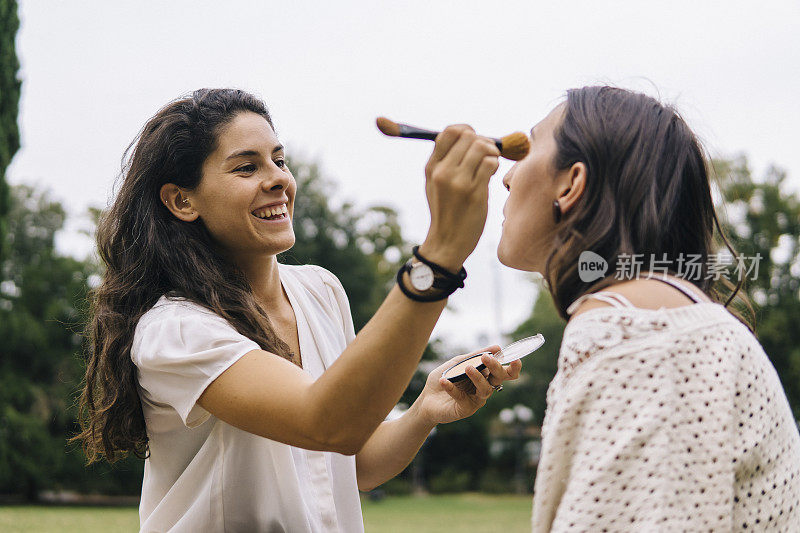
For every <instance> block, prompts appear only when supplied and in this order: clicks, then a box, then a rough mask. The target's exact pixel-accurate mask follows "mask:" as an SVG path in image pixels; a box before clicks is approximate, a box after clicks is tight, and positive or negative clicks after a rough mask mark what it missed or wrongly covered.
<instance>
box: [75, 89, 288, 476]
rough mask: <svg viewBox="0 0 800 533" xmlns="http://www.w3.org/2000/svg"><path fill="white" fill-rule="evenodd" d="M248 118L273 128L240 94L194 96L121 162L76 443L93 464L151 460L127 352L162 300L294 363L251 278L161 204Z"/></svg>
mask: <svg viewBox="0 0 800 533" xmlns="http://www.w3.org/2000/svg"><path fill="white" fill-rule="evenodd" d="M244 112H250V113H256V114H258V115H260V116H262V117H263V118H264V120H266V121H267V122H268V123H269V124H270V126H272V119H271V118H270V115H269V112H268V111H267V108H266V106H265V104H264V103H263V102H262V101H261V100H259V99H258V98H256V97H254V96H253V95H251V94H249V93H247V92H245V91H241V90H235V89H200V90H197V91H194V93H193V94H192V95H191V96H190V97H185V98H180V99H178V100H175V101H173V102H170V103H169V104H167V105H166V106H165V107H163V108H162V109H161V110H159V111H158V113H156V114H155V116H153V118H151V119H150V120H149V121H148V122H147V124H145V126H144V128H143V129H142V130H141V132H139V134H138V135H137V138H135V139H134V140H133V142H131V144H130V145H129V146H128V148H127V149H126V151H125V154H124V155H123V166H122V173H121V177H122V178H123V179H122V185H121V187H120V189H119V193H118V194H117V195H116V198H115V199H114V201H113V204H112V205H111V207H110V208H109V209H108V210H106V211H105V212H104V214H103V216H102V217H101V219H100V222H99V224H98V227H97V251H98V254H99V256H100V259H101V260H102V262H103V265H104V266H105V273H104V275H103V278H102V282H101V283H100V285H99V286H98V287H97V288H96V289H94V290H93V291H92V292H91V293H90V306H91V307H90V310H91V313H90V314H91V318H90V322H89V324H88V326H87V337H88V340H89V350H88V354H87V365H86V377H85V383H84V385H83V391H82V393H81V396H80V417H79V420H80V424H81V429H82V431H81V432H80V434H78V435H77V436H76V437H74V438H73V440H80V441H82V443H83V448H84V451H85V453H86V457H87V459H88V461H89V462H90V463H91V462H94V461H96V460H98V459H100V458H101V457H105V458H106V459H107V460H108V461H111V462H113V461H114V460H116V459H118V458H119V457H122V456H124V455H126V454H127V453H129V452H132V453H134V454H135V455H137V456H139V457H144V456H146V454H147V430H146V427H145V421H144V416H143V414H142V406H141V403H140V399H139V394H138V390H137V381H136V369H135V367H134V365H133V362H132V361H131V356H130V350H131V343H132V341H133V333H134V330H135V328H136V323H137V322H138V321H139V318H140V317H141V316H142V315H143V314H144V313H145V312H146V311H147V310H148V309H150V308H151V307H152V306H153V305H154V304H155V303H156V301H157V300H158V299H159V297H161V296H162V295H164V294H169V295H172V296H178V297H182V298H186V299H188V300H190V301H192V302H196V303H198V304H200V305H202V306H203V307H205V308H207V309H209V310H211V311H213V312H214V313H216V314H217V315H219V316H221V317H223V318H225V319H226V320H228V321H229V322H230V323H231V324H232V325H233V327H234V328H236V330H237V331H238V332H240V333H241V334H243V335H245V336H246V337H248V338H250V339H252V340H253V341H255V342H256V343H258V345H259V346H260V347H261V348H262V349H264V350H268V351H271V352H273V353H276V354H278V355H281V356H282V357H285V358H287V359H290V358H291V354H290V352H289V347H288V345H287V344H286V343H284V342H283V341H282V340H281V339H280V338H279V337H278V336H277V335H276V334H275V331H274V329H273V328H272V325H271V323H270V320H269V317H268V316H267V315H266V314H265V313H264V311H263V310H262V308H261V307H260V306H259V305H258V304H257V303H256V301H255V299H254V297H253V295H252V292H251V288H250V284H249V283H248V281H247V279H246V278H245V276H244V275H243V274H242V272H240V271H239V270H238V269H237V268H236V267H235V266H234V265H233V264H232V263H231V262H229V261H228V260H227V259H226V258H225V257H223V256H221V255H220V254H219V253H217V252H216V251H215V248H214V246H213V242H212V239H211V236H210V234H209V233H208V231H207V230H206V228H205V226H204V225H203V222H202V221H201V220H199V219H198V220H197V221H195V222H183V221H181V220H179V219H178V218H176V217H175V216H173V215H172V214H171V213H170V212H169V211H168V210H167V208H166V207H165V206H164V205H163V204H162V202H161V200H160V197H159V191H160V189H161V186H162V185H164V184H165V183H174V184H176V185H178V186H179V187H183V188H186V189H190V190H191V189H193V188H195V187H197V185H198V184H199V183H200V180H201V178H202V174H201V168H202V165H203V162H204V161H205V159H206V158H207V157H208V156H209V154H211V153H212V152H213V151H214V150H215V149H216V147H217V138H218V135H219V132H220V130H221V129H222V128H223V127H224V126H225V125H226V124H228V123H230V121H231V120H232V119H233V118H234V117H235V116H236V115H237V114H238V113H244ZM273 129H274V128H273ZM131 149H133V152H132V155H131V156H130V158H128V155H129V153H130V152H131Z"/></svg>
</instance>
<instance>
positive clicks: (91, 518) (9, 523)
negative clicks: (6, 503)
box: [0, 506, 139, 533]
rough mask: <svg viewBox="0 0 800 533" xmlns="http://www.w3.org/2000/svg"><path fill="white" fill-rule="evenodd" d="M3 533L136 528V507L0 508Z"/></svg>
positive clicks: (89, 532)
mask: <svg viewBox="0 0 800 533" xmlns="http://www.w3.org/2000/svg"><path fill="white" fill-rule="evenodd" d="M0 531H3V532H4V533H17V532H19V533H22V532H23V531H24V532H25V533H29V532H30V533H45V532H47V533H50V532H53V533H55V532H59V533H61V532H64V533H94V532H98V533H99V532H100V531H104V532H105V531H108V532H113V531H139V511H138V509H137V508H136V507H49V506H47V507H43V506H27V507H22V506H20V507H16V506H15V507H0Z"/></svg>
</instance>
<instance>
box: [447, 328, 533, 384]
mask: <svg viewBox="0 0 800 533" xmlns="http://www.w3.org/2000/svg"><path fill="white" fill-rule="evenodd" d="M542 344H544V337H543V336H542V334H541V333H537V334H536V335H534V336H533V337H527V338H525V339H522V340H518V341H517V342H513V343H511V344H509V345H508V346H506V347H505V348H503V349H502V350H500V351H499V352H497V353H496V354H494V357H495V358H496V359H497V360H498V361H500V364H502V365H507V364H509V363H510V362H512V361H516V360H517V359H522V358H523V357H525V356H526V355H528V354H531V353H533V352H535V351H536V350H538V349H539V347H540V346H541V345H542ZM486 353H488V354H490V355H491V352H481V353H477V354H475V355H471V356H469V357H467V358H466V359H464V360H463V361H460V362H459V363H456V364H455V365H453V366H451V367H449V368H448V369H446V370H445V371H444V372H442V377H443V378H446V379H447V380H449V381H450V382H451V383H458V382H460V381H464V380H469V376H467V367H470V366H471V367H475V368H476V369H477V370H478V371H479V372H480V371H481V370H484V369H485V368H486V365H484V364H483V363H481V356H482V355H483V354H486Z"/></svg>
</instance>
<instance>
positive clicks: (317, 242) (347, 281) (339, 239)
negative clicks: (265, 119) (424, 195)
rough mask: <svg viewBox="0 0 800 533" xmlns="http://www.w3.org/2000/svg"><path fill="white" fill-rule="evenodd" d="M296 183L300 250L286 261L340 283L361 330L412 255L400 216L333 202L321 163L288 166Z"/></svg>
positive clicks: (284, 258)
mask: <svg viewBox="0 0 800 533" xmlns="http://www.w3.org/2000/svg"><path fill="white" fill-rule="evenodd" d="M289 168H291V169H292V173H293V174H294V176H295V179H296V180H297V197H296V199H295V205H294V231H295V236H296V239H297V240H296V242H295V245H294V246H293V247H292V249H291V250H289V251H287V252H285V253H283V254H281V256H280V257H279V259H280V261H281V262H284V263H292V264H314V265H319V266H322V267H324V268H327V269H328V270H330V271H331V272H333V273H334V274H336V276H337V277H338V278H339V280H340V281H341V282H342V285H343V286H344V288H345V291H346V292H347V296H348V298H349V299H350V309H351V311H352V313H353V322H354V324H355V327H356V331H358V330H359V329H361V328H362V327H363V326H364V324H366V323H367V321H368V320H369V319H370V318H371V317H372V315H373V314H374V313H375V311H376V310H377V309H378V307H379V306H380V304H381V302H382V301H383V299H384V298H385V297H386V294H387V293H388V291H389V287H390V285H391V283H392V282H393V281H394V275H395V273H396V271H397V269H398V268H400V264H401V260H402V258H403V257H405V256H406V255H410V247H409V245H408V244H407V243H406V242H405V241H404V240H403V237H402V234H401V230H400V224H399V222H398V216H397V212H396V211H395V210H394V209H392V208H391V207H386V206H374V207H369V208H366V209H360V208H356V207H355V206H354V205H353V204H351V203H349V202H344V203H342V204H341V205H340V206H338V207H337V206H336V205H335V204H334V203H333V200H332V198H333V193H334V191H335V186H334V184H333V183H332V182H331V181H330V180H328V179H326V178H324V177H323V176H322V175H321V172H320V169H319V166H318V165H317V164H316V163H303V162H300V161H297V160H293V161H290V162H289Z"/></svg>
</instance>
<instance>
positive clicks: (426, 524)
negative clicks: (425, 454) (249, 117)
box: [0, 494, 531, 533]
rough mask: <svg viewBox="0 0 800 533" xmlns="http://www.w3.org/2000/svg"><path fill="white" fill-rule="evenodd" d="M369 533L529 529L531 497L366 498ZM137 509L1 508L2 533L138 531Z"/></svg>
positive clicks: (366, 518)
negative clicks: (380, 499) (373, 499)
mask: <svg viewBox="0 0 800 533" xmlns="http://www.w3.org/2000/svg"><path fill="white" fill-rule="evenodd" d="M362 509H363V511H364V527H365V529H366V531H367V533H400V532H403V533H406V532H409V531H411V532H413V533H438V532H448V533H450V532H459V531H468V532H476V533H481V532H498V531H500V532H502V533H516V532H518V531H519V532H523V531H524V532H527V531H530V530H531V526H530V516H531V498H530V496H490V495H486V494H458V495H452V496H427V497H414V496H397V497H391V498H386V499H385V500H383V501H380V502H371V501H367V500H364V501H363V504H362ZM138 528H139V515H138V511H137V509H136V508H135V507H42V506H10V507H0V531H2V532H3V533H15V532H25V533H39V532H41V533H51V532H65V533H73V532H74V533H94V532H98V533H99V532H103V533H106V532H116V531H138Z"/></svg>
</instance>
